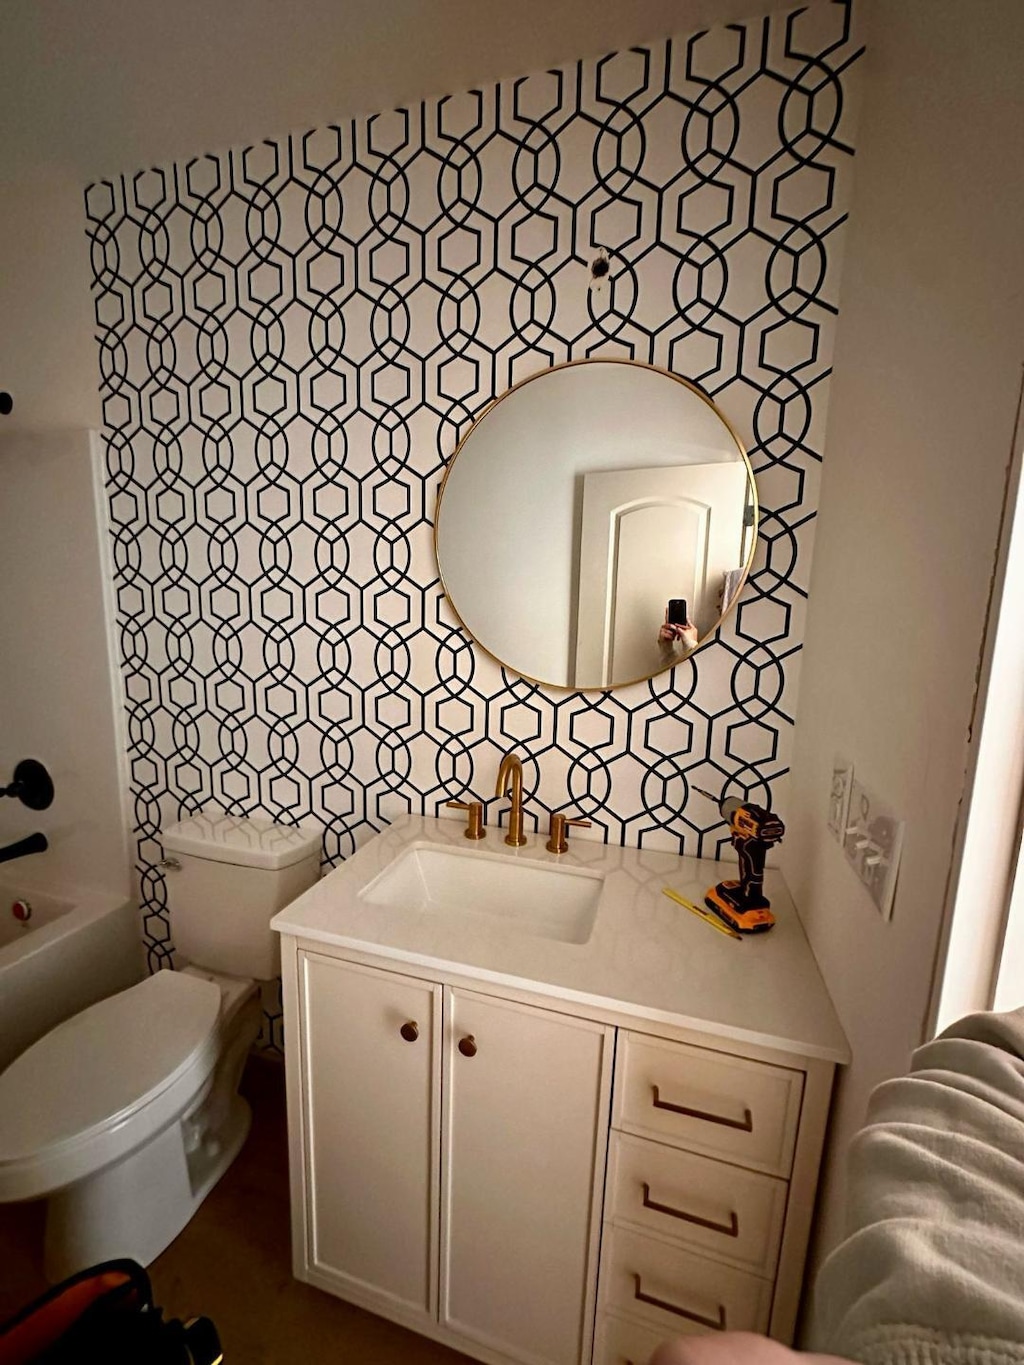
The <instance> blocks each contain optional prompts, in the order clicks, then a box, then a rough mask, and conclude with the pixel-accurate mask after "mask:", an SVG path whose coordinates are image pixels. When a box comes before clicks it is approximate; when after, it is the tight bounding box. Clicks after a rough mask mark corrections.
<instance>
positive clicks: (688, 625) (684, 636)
mask: <svg viewBox="0 0 1024 1365" xmlns="http://www.w3.org/2000/svg"><path fill="white" fill-rule="evenodd" d="M658 648H659V650H660V651H661V657H662V660H663V661H664V662H665V663H671V662H672V661H673V660H674V659H682V658H685V656H686V655H687V654H689V653H690V652H691V651H692V650H694V649H696V648H697V627H696V626H695V625H694V624H693V622H692V621H691V620H689V618H687V620H686V621H685V622H683V623H682V624H680V623H679V622H678V621H670V620H669V619H668V608H667V607H666V608H665V624H664V625H663V626H662V627H661V629H660V630H659V631H658Z"/></svg>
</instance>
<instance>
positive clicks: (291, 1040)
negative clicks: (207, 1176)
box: [274, 816, 849, 1365]
mask: <svg viewBox="0 0 1024 1365" xmlns="http://www.w3.org/2000/svg"><path fill="white" fill-rule="evenodd" d="M495 843H496V841H492V843H491V844H490V846H489V847H488V848H485V849H483V850H479V849H476V848H473V849H467V847H466V844H467V841H466V840H465V838H464V837H463V832H462V827H461V826H460V825H458V824H455V823H454V822H449V821H443V820H430V819H428V818H426V817H420V816H415V817H408V818H406V819H404V820H403V821H401V822H397V823H396V824H395V825H393V826H391V827H389V829H388V830H387V831H386V832H384V833H382V834H380V835H378V836H377V837H376V838H374V839H372V840H370V841H369V842H368V843H367V844H366V845H364V846H363V848H361V849H360V850H359V851H358V852H357V853H356V854H354V855H353V856H352V857H351V858H350V859H348V860H346V862H345V863H344V864H343V865H342V866H341V867H339V868H337V869H336V870H335V871H334V872H332V873H331V874H330V875H329V876H328V877H326V878H324V879H323V880H322V881H321V882H319V883H318V884H317V885H316V886H315V887H312V888H310V890H309V891H307V892H305V893H304V894H303V895H302V896H301V897H300V898H299V899H298V900H297V901H295V902H293V904H292V905H291V906H289V907H287V908H286V909H285V910H283V911H281V912H280V914H279V915H278V916H277V917H276V919H275V921H274V925H275V927H276V928H277V929H278V930H279V931H280V932H281V937H282V945H281V954H282V981H283V988H284V1005H285V1048H286V1061H287V1071H288V1116H289V1143H290V1147H289V1153H290V1157H289V1159H290V1168H291V1182H292V1230H293V1264H294V1270H295V1274H296V1275H297V1276H298V1278H299V1279H302V1280H305V1281H307V1282H308V1283H310V1284H314V1285H316V1286H318V1287H319V1288H321V1289H325V1290H327V1291H329V1292H331V1293H335V1294H338V1295H339V1296H341V1297H342V1298H346V1299H349V1300H351V1301H352V1302H353V1303H356V1304H359V1305H360V1306H361V1307H364V1308H368V1309H370V1310H371V1311H373V1312H376V1313H379V1314H381V1315H382V1316H385V1317H389V1318H391V1319H393V1320H395V1321H397V1322H400V1323H402V1324H403V1325H405V1326H407V1327H410V1328H412V1329H414V1330H415V1331H418V1332H422V1333H423V1334H424V1335H426V1336H430V1337H433V1338H434V1339H436V1340H438V1341H441V1342H444V1343H445V1344H446V1345H449V1346H452V1347H454V1348H455V1349H457V1350H461V1351H463V1352H465V1353H466V1354H468V1355H470V1356H474V1357H476V1358H477V1359H479V1360H482V1361H484V1362H486V1365H644V1362H645V1361H646V1360H647V1359H648V1357H649V1356H650V1353H651V1351H652V1350H653V1348H654V1347H655V1346H656V1345H657V1344H658V1342H659V1341H663V1340H664V1339H665V1338H667V1337H670V1336H673V1335H675V1334H677V1333H680V1332H713V1331H716V1330H736V1329H739V1330H743V1329H745V1330H753V1331H761V1332H765V1333H767V1334H768V1335H770V1336H772V1337H774V1338H776V1339H777V1340H779V1341H782V1342H790V1341H792V1339H793V1334H794V1332H795V1329H796V1322H797V1313H798V1309H799V1305H800V1293H801V1287H802V1280H803V1267H804V1258H805V1253H806V1249H807V1242H808V1237H809V1234H810V1227H811V1215H812V1211H813V1208H814V1198H815V1193H816V1189H817V1182H818V1168H819V1163H820V1159H821V1152H822V1146H823V1143H824V1138H825V1130H826V1123H827V1118H828V1108H829V1101H830V1097H831V1092H832V1082H833V1077H834V1073H835V1068H836V1065H837V1064H838V1065H841V1064H842V1063H844V1062H845V1061H847V1060H848V1058H849V1049H848V1046H847V1044H846V1040H845V1038H844V1037H843V1033H842V1029H841V1027H840V1025H839V1022H838V1020H837V1019H836V1016H835V1011H834V1010H833V1008H832V1004H831V1001H830V1000H829V998H828V993H827V991H826V990H825V987H824V983H823V982H822V980H821V977H820V974H819V973H818V970H817V967H816V965H815V962H814V958H813V955H812V954H811V951H810V948H809V946H808V944H807V940H806V937H805V936H804V933H803V930H802V928H801V926H800V922H799V919H798V917H797V915H796V912H795V910H794V908H793V905H792V902H791V901H790V900H789V898H788V894H787V892H786V890H785V886H784V884H783V883H782V881H781V878H779V876H778V874H777V873H770V874H769V878H770V881H769V883H768V884H769V890H770V894H771V897H772V901H773V905H774V907H775V909H776V914H777V919H778V922H777V924H776V927H775V928H774V929H773V931H772V933H771V934H765V935H759V936H756V937H755V938H753V939H748V940H744V941H743V942H742V943H737V942H736V941H735V940H732V939H730V938H728V937H726V936H725V935H721V934H716V933H714V932H713V931H712V930H710V929H709V928H708V926H707V925H706V924H704V923H702V922H701V920H700V919H698V918H697V917H696V916H694V915H692V914H690V913H689V912H688V911H686V910H685V909H684V908H682V907H680V906H679V905H678V904H676V903H674V902H672V901H670V900H669V899H668V898H667V897H665V896H664V895H663V894H662V891H663V888H664V887H665V886H671V887H672V888H673V889H674V890H675V891H678V892H679V893H680V894H682V895H684V896H687V897H689V898H690V899H692V900H697V899H699V897H700V895H701V894H702V891H701V888H702V887H706V886H708V885H710V884H711V882H712V881H713V880H714V878H715V877H716V876H720V875H721V865H720V864H718V863H712V862H699V861H696V860H692V859H681V858H677V857H675V856H674V855H672V854H668V853H662V852H655V851H649V850H642V849H630V848H611V847H609V846H606V845H597V844H590V845H586V844H584V841H582V840H581V841H580V842H579V843H578V844H577V848H576V851H575V852H573V851H570V852H569V853H568V854H563V855H552V854H548V853H547V852H546V851H544V850H543V849H539V848H536V847H533V846H531V847H528V848H527V849H525V850H520V851H519V852H503V851H501V850H500V849H497V848H496V847H495ZM422 850H426V851H428V852H429V851H431V850H438V851H440V852H442V853H444V854H445V855H446V857H447V859H448V864H446V865H449V864H450V866H449V867H448V870H449V873H450V875H451V877H452V879H453V880H452V886H453V888H454V889H453V890H452V892H451V894H452V896H453V898H455V903H454V904H453V905H450V906H449V905H447V904H445V903H441V904H437V905H435V904H434V903H432V902H430V903H425V904H420V903H418V902H416V900H415V895H416V887H415V885H412V884H410V885H409V886H406V887H405V890H404V891H403V892H402V895H397V894H396V895H395V896H393V897H392V901H391V902H389V903H387V904H385V905H381V904H380V903H379V897H378V896H377V894H376V892H373V893H372V894H367V893H368V892H370V890H371V888H373V887H375V886H378V887H379V882H378V881H377V879H379V878H380V877H381V876H382V875H384V874H387V875H389V876H390V875H391V873H392V872H393V871H394V869H395V868H398V867H406V868H408V866H409V864H410V857H409V856H407V855H412V854H416V855H418V854H419V853H420V852H421V851H422ZM460 860H466V861H467V865H468V866H469V867H470V870H471V871H473V873H474V877H475V880H474V879H473V878H470V879H469V880H470V881H472V885H473V887H474V888H475V890H474V892H473V895H474V896H476V897H478V898H479V897H484V898H485V899H486V897H487V896H488V895H491V896H492V898H493V899H494V900H495V902H496V903H497V902H498V901H500V913H499V912H498V911H492V913H483V912H482V911H481V910H480V908H479V906H474V905H472V904H471V905H468V906H466V907H461V906H460V905H459V903H458V900H457V897H458V895H459V894H460V891H459V887H460V886H461V885H462V883H463V882H464V881H465V880H466V879H465V878H462V879H460V878H458V877H456V874H457V873H459V872H460V867H459V866H458V864H459V861H460ZM469 860H472V862H470V861H469ZM481 869H482V870H481ZM435 871H436V869H435ZM513 871H514V872H515V873H517V874H518V875H519V881H518V882H517V883H516V885H517V886H518V887H520V888H522V887H524V886H526V885H527V883H526V882H525V881H524V880H523V879H524V877H525V878H527V881H528V877H529V874H531V873H533V872H537V873H544V874H549V873H550V874H552V876H553V877H554V879H555V881H557V875H559V874H560V873H561V872H568V873H569V876H568V877H567V878H566V885H568V884H569V883H572V885H568V889H569V891H571V892H574V893H575V892H577V891H578V890H579V887H578V885H576V883H577V882H579V881H580V880H581V874H582V879H588V878H589V879H590V881H591V882H593V880H594V879H595V878H598V879H599V885H600V899H599V902H598V904H597V908H596V911H595V912H593V923H592V925H590V926H589V928H588V930H587V932H586V933H580V932H578V929H579V925H578V922H577V920H576V919H572V918H571V917H570V918H569V919H566V918H565V916H564V915H563V917H562V919H561V920H559V918H558V916H557V914H555V913H554V912H555V911H557V910H558V907H559V905H560V904H561V902H560V901H559V899H558V897H559V895H560V891H559V888H558V886H557V885H556V886H554V888H553V889H552V876H549V877H548V880H547V882H545V883H544V885H545V886H546V887H547V891H546V892H545V893H544V894H551V895H552V901H551V906H552V907H553V910H552V914H545V915H538V913H537V905H536V904H533V903H532V902H531V903H529V904H527V906H526V908H525V911H524V914H523V916H522V918H521V920H520V921H519V922H518V923H517V922H515V916H516V914H517V902H516V895H519V894H522V895H523V896H527V897H528V896H529V895H530V894H532V893H531V892H530V891H529V890H521V891H517V892H516V893H515V895H509V894H505V893H506V890H507V888H506V882H508V883H511V879H512V874H513ZM485 874H486V876H485ZM467 876H468V874H467ZM488 877H489V878H490V881H488V880H487V878H488ZM531 885H532V883H531ZM495 886H496V887H497V888H498V889H497V890H494V889H493V888H494V887H495ZM488 888H491V889H490V890H489V889H488ZM562 889H563V890H564V889H565V888H564V887H563V888H562ZM499 892H500V893H501V895H502V896H504V899H503V900H502V899H501V896H499ZM461 894H464V893H461ZM538 894H539V893H538ZM403 896H406V897H407V898H408V900H409V904H406V903H405V900H403ZM562 899H563V900H565V897H564V896H563V898H562ZM570 900H571V897H570ZM545 904H547V902H545ZM542 908H543V907H542ZM563 909H564V906H563ZM569 930H571V931H572V932H569Z"/></svg>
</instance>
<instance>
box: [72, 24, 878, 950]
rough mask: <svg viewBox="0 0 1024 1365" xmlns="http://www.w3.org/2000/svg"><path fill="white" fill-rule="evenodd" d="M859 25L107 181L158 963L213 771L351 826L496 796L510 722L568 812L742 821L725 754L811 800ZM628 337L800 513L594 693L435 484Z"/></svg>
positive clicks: (149, 899)
mask: <svg viewBox="0 0 1024 1365" xmlns="http://www.w3.org/2000/svg"><path fill="white" fill-rule="evenodd" d="M848 25H849V10H848V7H847V5H845V4H843V3H829V4H820V5H815V6H812V7H810V8H809V9H806V10H804V11H800V12H797V13H795V14H794V15H792V16H790V17H785V18H784V17H776V18H774V19H768V20H763V21H761V20H758V21H753V22H751V23H749V24H746V25H737V26H732V27H730V28H728V29H725V28H722V29H714V30H711V31H710V32H707V33H704V34H701V35H697V36H695V37H692V38H681V39H676V40H673V41H671V42H659V43H656V44H653V45H650V46H648V47H645V48H643V49H640V50H632V51H627V52H623V53H620V54H618V55H616V56H613V57H608V58H605V59H602V60H600V61H583V62H580V63H578V64H574V65H570V66H567V67H564V68H562V69H559V70H556V71H550V72H544V73H539V74H536V75H533V76H531V77H529V78H528V79H523V80H516V81H507V82H501V83H499V84H498V85H485V86H483V87H482V88H481V89H479V90H476V91H473V92H470V93H466V94H462V95H458V96H455V97H452V98H448V99H442V100H431V101H428V102H426V103H425V104H422V105H419V106H416V107H414V108H411V109H409V110H407V111H400V112H397V113H391V114H385V115H382V116H379V117H375V118H370V119H360V120H355V121H352V122H346V123H344V124H343V125H340V126H330V127H325V128H321V129H319V130H317V131H314V132H309V133H303V134H297V135H295V136H292V137H288V138H283V139H280V140H277V141H267V142H260V143H254V144H253V145H251V146H248V147H242V148H236V149H234V150H233V151H231V152H225V153H220V154H210V155H197V156H196V157H195V158H193V159H191V160H187V161H180V162H177V163H175V164H173V165H168V166H164V167H162V168H160V169H156V170H151V169H144V170H140V171H137V172H135V173H132V174H126V175H124V176H122V177H120V178H119V179H116V180H106V181H102V182H99V183H96V184H94V185H92V186H90V188H89V190H88V194H87V212H88V220H89V234H90V238H91V250H92V260H93V268H94V275H95V278H94V284H93V300H94V306H95V314H96V329H97V342H98V347H99V361H100V368H101V373H102V398H103V410H104V429H103V437H104V442H105V448H106V468H107V489H108V495H109V506H110V517H111V523H112V534H113V542H114V560H115V577H116V589H117V600H118V621H119V628H120V647H121V658H122V668H123V672H124V680H125V691H126V694H127V699H128V700H127V708H128V733H129V758H130V767H131V787H132V796H133V802H134V822H135V829H134V833H135V839H136V846H137V858H138V865H139V870H140V874H141V882H142V891H143V898H144V902H145V910H146V925H147V934H148V939H149V944H150V949H151V960H152V962H153V963H154V964H159V963H160V962H161V961H162V960H164V958H165V957H166V956H167V955H168V954H169V952H170V951H171V945H170V942H169V938H168V931H167V925H166V919H165V914H164V910H165V899H164V885H163V879H162V876H161V875H160V874H159V872H158V871H157V870H156V866H155V865H156V863H157V862H158V860H159V858H160V855H161V845H160V830H161V827H162V825H163V824H165V823H167V822H169V821H171V820H174V819H176V818H178V817H179V816H180V814H181V813H182V812H183V811H189V810H193V809H196V808H198V807H200V806H203V805H205V804H207V803H211V802H212V803H217V804H219V805H222V806H224V807H226V808H227V809H229V810H232V811H237V812H243V813H251V812H261V813H264V814H268V815H271V816H273V817H275V818H277V819H281V820H285V821H290V822H294V821H305V820H312V821H313V822H315V823H316V824H319V825H320V826H322V827H323V829H324V843H325V855H326V858H327V859H328V860H329V861H333V860H335V859H337V858H340V857H345V856H346V855H348V854H350V853H351V852H352V851H353V850H354V849H355V848H357V847H358V846H359V845H360V844H361V843H362V842H363V841H364V840H365V839H367V838H368V837H369V836H370V835H371V834H372V833H373V832H374V831H375V830H376V829H379V828H380V827H381V826H382V825H383V824H384V823H386V821H387V820H388V819H390V818H392V817H393V816H394V815H395V814H396V813H398V812H400V811H403V810H407V809H411V810H414V811H425V812H427V813H428V814H433V813H434V812H435V811H436V810H438V808H439V807H441V806H442V805H443V803H444V801H445V800H446V799H448V798H450V797H453V796H459V795H462V794H463V793H464V792H465V791H466V790H467V789H472V790H475V791H476V792H477V793H478V794H479V795H483V796H487V795H489V794H490V792H491V791H492V790H493V785H492V784H493V782H494V775H495V771H496V768H497V764H498V759H499V757H500V755H501V753H502V752H503V751H504V750H505V749H507V748H510V747H514V748H515V749H517V751H519V752H520V753H521V754H522V755H523V756H524V759H525V760H526V778H527V785H528V788H529V792H530V801H529V806H530V822H531V824H532V823H533V821H535V820H536V819H537V817H538V813H539V812H540V810H541V808H542V807H549V808H557V809H566V810H573V811H577V812H580V813H582V814H585V815H587V816H589V817H590V818H591V819H592V820H593V821H594V825H595V828H594V831H593V834H594V835H596V836H597V837H600V838H605V839H610V840H612V841H614V842H620V841H621V842H625V843H630V844H643V845H657V846H661V847H670V848H673V849H677V850H680V851H685V852H687V853H698V852H701V853H705V854H711V855H713V854H715V853H716V852H717V851H718V850H719V849H720V848H721V846H722V843H723V836H722V830H721V828H720V827H719V826H718V825H716V824H715V822H714V820H713V818H712V815H711V812H710V811H709V810H708V808H707V807H706V805H704V804H702V803H701V804H698V803H697V802H690V803H689V805H687V792H688V782H689V781H691V780H695V781H697V782H698V783H700V784H701V785H705V786H711V787H718V786H720V785H721V784H722V782H723V781H724V780H725V779H727V778H729V779H734V780H735V781H737V782H738V783H740V784H741V785H742V786H743V787H744V788H746V789H747V790H749V792H750V794H751V795H752V796H754V797H755V798H759V799H762V800H768V799H775V800H777V801H784V791H785V774H786V772H787V769H788V766H789V754H790V747H791V739H792V729H793V717H794V714H795V709H796V693H797V675H798V662H799V652H800V646H801V641H802V636H803V618H804V608H805V602H806V594H807V585H808V580H809V572H810V552H811V540H812V530H813V520H814V513H815V508H816V503H817V488H818V472H819V466H820V460H821V453H822V433H823V429H824V420H825V406H826V395H827V389H828V375H829V367H830V361H831V350H832V338H833V331H834V326H835V317H836V300H837V291H838V266H839V252H840V243H841V236H842V223H843V221H844V217H845V212H846V205H847V200H848V197H849V189H850V178H851V177H850V171H851V163H852V149H851V138H852V115H851V75H852V69H853V67H854V63H855V59H856V57H857V55H858V49H857V45H856V42H855V41H854V39H853V38H852V37H851V35H850V33H849V31H848ZM598 246H604V247H606V248H607V249H608V250H609V251H610V253H611V260H612V272H611V285H610V288H608V289H607V290H606V291H605V292H604V293H603V295H600V296H595V295H591V294H590V293H589V292H588V289H587V283H588V264H589V261H590V260H591V258H592V257H593V255H594V254H595V251H596V248H597V247H598ZM595 353H596V354H610V355H630V356H633V357H635V358H637V359H640V360H645V361H653V362H655V363H657V364H659V365H663V366H667V367H669V368H672V369H674V370H675V371H677V372H679V373H681V374H684V375H686V376H688V377H690V378H691V379H695V380H697V381H698V382H700V383H701V384H702V385H703V387H704V388H705V390H706V391H707V392H708V393H709V394H711V395H712V396H713V397H714V398H715V399H716V401H717V402H718V403H719V404H720V406H721V407H722V409H723V411H724V412H725V413H726V414H727V415H728V417H729V418H730V419H731V420H732V422H733V423H734V424H735V425H736V427H737V428H738V429H739V431H740V433H741V436H742V437H743V438H744V440H745V442H746V443H747V445H748V447H749V450H750V453H751V458H752V461H753V464H754V468H755V470H756V471H757V474H758V483H759V489H760V494H761V500H762V505H763V508H764V518H763V523H762V533H761V542H760V546H759V553H758V559H757V562H756V568H755V573H754V575H753V579H752V582H751V584H750V585H749V586H748V588H747V590H746V592H745V594H744V597H743V601H742V604H741V606H740V608H739V610H738V611H737V612H736V614H735V615H734V617H733V618H731V619H730V621H729V622H728V623H727V625H726V626H725V627H724V628H723V630H722V632H721V635H720V638H719V639H718V640H717V641H716V642H715V643H713V644H712V645H710V646H709V647H707V648H706V649H704V650H703V651H701V653H700V654H699V655H698V656H697V658H696V659H695V660H694V661H692V662H688V663H686V664H684V665H682V666H681V667H679V668H678V669H676V670H675V671H674V673H669V674H665V675H662V676H661V677H659V678H657V679H655V680H654V681H653V682H651V683H650V684H644V685H639V686H635V687H632V688H628V689H625V690H622V691H619V692H615V693H613V694H606V695H600V694H588V695H583V694H573V693H558V692H554V691H550V690H546V689H543V688H539V687H537V686H534V685H532V684H528V683H526V682H524V681H523V680H522V679H519V678H517V677H515V676H513V675H506V674H504V673H503V672H502V671H501V670H500V669H499V668H498V666H497V665H495V664H494V663H493V662H492V661H491V660H490V659H489V658H488V657H487V656H486V655H484V654H483V653H482V652H481V651H479V650H478V649H475V648H474V647H473V645H472V644H471V643H470V642H469V641H468V640H467V639H466V638H465V637H464V636H463V635H462V634H461V633H460V631H459V630H458V629H457V628H456V627H455V625H454V623H453V621H452V618H451V615H450V612H449V611H448V609H447V607H446V604H445V602H444V599H443V597H442V595H441V593H440V590H439V588H438V584H437V577H436V565H435V562H434V559H433V553H432V544H431V518H432V514H433V507H434V501H435V497H436V490H437V485H438V482H439V479H440V476H441V473H442V470H443V468H444V463H445V460H446V459H447V457H448V456H449V455H450V453H451V451H452V450H453V449H454V446H455V444H456V441H457V439H458V436H459V435H460V433H462V432H464V431H465V430H466V428H467V425H468V423H469V422H470V421H471V420H472V418H473V417H474V415H475V414H477V413H479V412H480V411H481V409H482V408H483V407H484V406H485V405H486V404H487V403H488V402H489V401H490V400H491V399H492V398H493V397H494V396H495V395H496V394H497V393H499V392H501V391H502V390H503V389H504V388H505V387H506V386H507V385H508V384H509V383H511V382H513V381H514V380H516V379H518V378H521V377H522V376H524V375H526V374H529V373H531V372H533V371H535V370H537V369H539V368H542V367H545V366H547V365H550V364H552V363H554V362H557V361H560V360H564V359H568V358H572V357H577V356H583V355H589V354H595ZM523 553H524V554H528V553H529V547H528V546H524V548H523ZM491 818H492V819H495V818H496V809H495V808H494V807H492V812H491Z"/></svg>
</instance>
